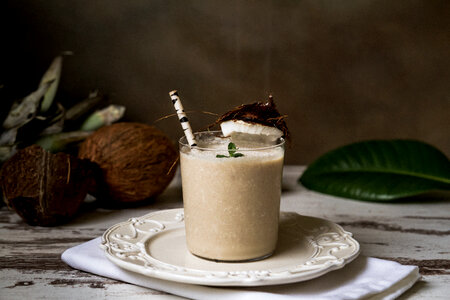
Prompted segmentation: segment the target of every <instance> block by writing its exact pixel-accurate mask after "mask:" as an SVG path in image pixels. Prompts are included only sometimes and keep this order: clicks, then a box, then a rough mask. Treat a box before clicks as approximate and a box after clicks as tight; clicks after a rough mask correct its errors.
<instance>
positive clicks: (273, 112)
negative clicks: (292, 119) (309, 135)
mask: <svg viewBox="0 0 450 300" xmlns="http://www.w3.org/2000/svg"><path fill="white" fill-rule="evenodd" d="M285 118H286V116H285V115H281V114H280V113H279V111H278V110H277V108H276V105H275V102H274V101H273V97H272V95H270V96H269V101H267V102H255V103H251V104H243V105H240V106H238V107H235V108H234V109H232V110H230V111H229V112H227V113H225V114H223V115H222V116H220V117H219V118H218V119H217V120H216V121H215V122H214V123H213V124H211V125H210V126H209V128H211V127H213V126H215V125H219V124H220V123H222V122H225V121H229V120H241V121H244V122H248V123H253V124H261V125H265V126H274V127H276V128H278V129H279V130H281V131H282V132H283V137H284V138H285V139H287V140H289V137H290V135H289V130H288V127H287V125H286V122H285V121H284V119H285Z"/></svg>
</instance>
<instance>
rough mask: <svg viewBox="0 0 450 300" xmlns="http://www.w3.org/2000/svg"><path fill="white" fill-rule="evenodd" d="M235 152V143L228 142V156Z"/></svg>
mask: <svg viewBox="0 0 450 300" xmlns="http://www.w3.org/2000/svg"><path fill="white" fill-rule="evenodd" d="M235 152H236V145H235V144H234V143H229V144H228V153H230V156H231V157H233V155H234V153H235Z"/></svg>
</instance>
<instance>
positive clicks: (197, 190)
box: [180, 132, 284, 261]
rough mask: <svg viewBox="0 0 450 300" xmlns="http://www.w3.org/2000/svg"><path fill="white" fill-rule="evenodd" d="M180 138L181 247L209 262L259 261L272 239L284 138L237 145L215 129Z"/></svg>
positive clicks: (273, 243)
mask: <svg viewBox="0 0 450 300" xmlns="http://www.w3.org/2000/svg"><path fill="white" fill-rule="evenodd" d="M195 139H196V141H197V147H192V148H191V147H189V145H188V144H187V143H186V139H185V138H182V139H181V140H180V163H181V176H182V187H183V202H184V211H185V223H186V240H187V246H188V249H189V251H190V252H191V253H193V254H195V255H197V256H200V257H203V258H207V259H213V260H221V261H243V260H253V259H261V258H264V257H266V256H269V255H270V254H271V253H273V251H274V250H275V246H276V243H277V237H278V217H279V210H280V195H281V176H282V169H283V160H284V140H283V139H278V141H276V142H270V143H268V142H267V143H264V142H262V141H258V142H255V141H254V142H249V143H246V144H242V143H241V144H240V143H238V142H234V143H235V146H236V147H237V149H234V148H231V150H229V149H230V148H229V147H230V145H232V146H231V147H233V146H234V144H230V142H231V139H230V138H229V137H228V138H225V137H222V135H221V133H220V132H203V133H197V134H195Z"/></svg>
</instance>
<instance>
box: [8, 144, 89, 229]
mask: <svg viewBox="0 0 450 300" xmlns="http://www.w3.org/2000/svg"><path fill="white" fill-rule="evenodd" d="M92 168H93V166H92V164H91V163H90V162H89V161H86V160H80V159H78V158H76V157H74V156H71V155H68V154H65V153H57V154H52V153H50V152H47V151H45V150H44V149H42V148H41V147H40V146H38V145H32V146H29V147H27V148H25V149H22V150H19V151H18V152H17V153H16V154H15V155H13V156H12V157H11V158H10V159H9V160H7V161H6V162H5V164H4V165H3V166H2V169H1V171H0V183H1V187H2V190H3V198H4V200H5V202H6V204H7V205H8V207H10V208H11V209H13V210H15V211H16V212H17V213H18V214H19V216H20V217H22V219H23V220H24V221H25V222H27V223H28V224H30V225H40V226H54V225H58V224H61V223H65V222H67V221H68V220H70V218H71V217H72V216H74V215H75V213H76V212H77V211H78V209H79V207H80V205H81V203H82V202H83V201H84V199H85V197H86V194H87V192H88V190H89V188H90V187H91V186H92V185H93V169H92Z"/></svg>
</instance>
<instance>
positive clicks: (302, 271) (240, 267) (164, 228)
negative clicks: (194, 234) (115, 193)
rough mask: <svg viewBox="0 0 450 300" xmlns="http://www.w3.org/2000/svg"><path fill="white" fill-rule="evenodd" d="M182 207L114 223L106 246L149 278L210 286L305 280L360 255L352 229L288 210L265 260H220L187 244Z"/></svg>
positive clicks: (118, 261)
mask: <svg viewBox="0 0 450 300" xmlns="http://www.w3.org/2000/svg"><path fill="white" fill-rule="evenodd" d="M183 216H184V214H183V209H171V210H164V211H158V212H154V213H150V214H147V215H145V216H143V217H140V218H132V219H129V220H128V221H126V222H123V223H119V224H116V225H114V226H112V227H111V228H109V229H108V230H107V231H106V232H105V233H104V234H103V237H102V245H101V247H102V248H103V249H104V251H105V254H106V256H107V257H108V259H110V260H111V261H112V262H113V263H115V264H117V265H118V266H120V267H122V268H124V269H127V270H130V271H134V272H137V273H140V274H144V275H147V276H150V277H155V278H160V279H165V280H171V281H176V282H183V283H190V284H201V285H210V286H260V285H275V284H285V283H292V282H298V281H304V280H308V279H312V278H315V277H318V276H321V275H323V274H325V273H327V272H329V271H332V270H336V269H340V268H342V267H343V266H344V265H345V264H347V263H349V262H350V261H352V260H353V259H354V258H356V257H357V256H358V254H359V244H358V242H357V241H356V240H355V239H353V238H352V234H351V233H349V232H347V231H345V230H343V229H342V227H341V226H339V225H337V224H335V223H332V222H330V221H327V220H323V219H319V218H313V217H306V216H301V215H298V214H296V213H289V212H284V213H282V214H281V218H280V233H279V241H278V244H277V249H276V251H275V253H274V254H273V255H272V256H270V257H269V258H266V259H264V260H260V261H255V262H245V263H218V262H213V261H209V260H204V259H201V258H198V257H196V256H194V255H192V254H191V253H190V252H189V251H188V250H187V248H186V242H185V233H184V219H183Z"/></svg>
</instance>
